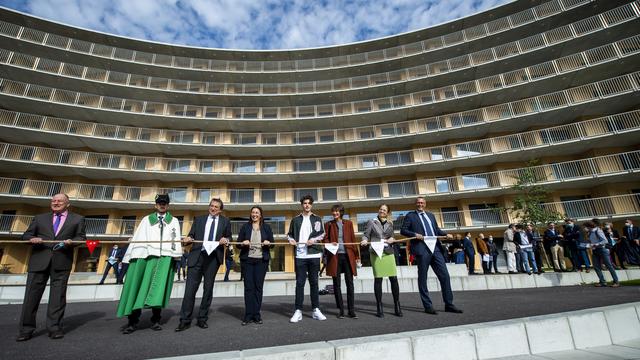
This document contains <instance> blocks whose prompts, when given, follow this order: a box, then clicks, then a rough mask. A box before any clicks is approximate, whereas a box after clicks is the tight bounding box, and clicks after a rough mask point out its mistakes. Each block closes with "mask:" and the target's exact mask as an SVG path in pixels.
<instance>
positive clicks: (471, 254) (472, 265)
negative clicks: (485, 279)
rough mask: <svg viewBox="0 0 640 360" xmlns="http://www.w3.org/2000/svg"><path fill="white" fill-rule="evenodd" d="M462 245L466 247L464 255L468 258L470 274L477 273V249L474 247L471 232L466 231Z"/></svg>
mask: <svg viewBox="0 0 640 360" xmlns="http://www.w3.org/2000/svg"><path fill="white" fill-rule="evenodd" d="M462 247H463V248H464V255H465V257H466V258H467V266H468V269H469V275H477V274H476V249H475V248H474V247H473V242H471V233H470V232H466V233H465V234H464V239H462Z"/></svg>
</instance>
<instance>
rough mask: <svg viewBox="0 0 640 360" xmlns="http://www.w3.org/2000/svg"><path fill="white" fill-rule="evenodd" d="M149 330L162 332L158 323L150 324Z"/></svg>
mask: <svg viewBox="0 0 640 360" xmlns="http://www.w3.org/2000/svg"><path fill="white" fill-rule="evenodd" d="M150 329H151V330H153V331H160V330H162V325H160V323H158V322H154V323H153V324H151V327H150Z"/></svg>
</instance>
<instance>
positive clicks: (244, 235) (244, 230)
mask: <svg viewBox="0 0 640 360" xmlns="http://www.w3.org/2000/svg"><path fill="white" fill-rule="evenodd" d="M252 231H253V225H252V224H251V223H250V222H248V223H245V224H244V225H242V227H241V228H240V232H238V242H242V241H245V240H251V232H252ZM260 237H261V238H262V241H265V240H268V241H269V242H271V245H269V246H263V247H262V260H264V261H269V260H270V259H271V253H270V251H269V250H270V249H271V248H273V246H274V245H273V231H272V230H271V226H269V224H264V223H263V224H262V225H261V226H260ZM236 247H237V248H238V249H240V261H244V260H247V259H248V258H249V246H243V245H236Z"/></svg>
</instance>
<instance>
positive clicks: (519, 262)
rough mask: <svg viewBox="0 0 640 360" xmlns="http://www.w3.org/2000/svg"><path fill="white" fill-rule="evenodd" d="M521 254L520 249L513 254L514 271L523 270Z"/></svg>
mask: <svg viewBox="0 0 640 360" xmlns="http://www.w3.org/2000/svg"><path fill="white" fill-rule="evenodd" d="M522 255H523V254H522V250H520V251H516V252H515V256H516V271H520V272H525V270H524V263H523V262H522V260H523V256H522Z"/></svg>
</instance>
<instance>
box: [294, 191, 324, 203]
mask: <svg viewBox="0 0 640 360" xmlns="http://www.w3.org/2000/svg"><path fill="white" fill-rule="evenodd" d="M305 195H311V196H313V199H314V200H318V189H296V190H294V192H293V199H294V200H296V201H297V200H300V199H301V198H302V197H303V196H305Z"/></svg>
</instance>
